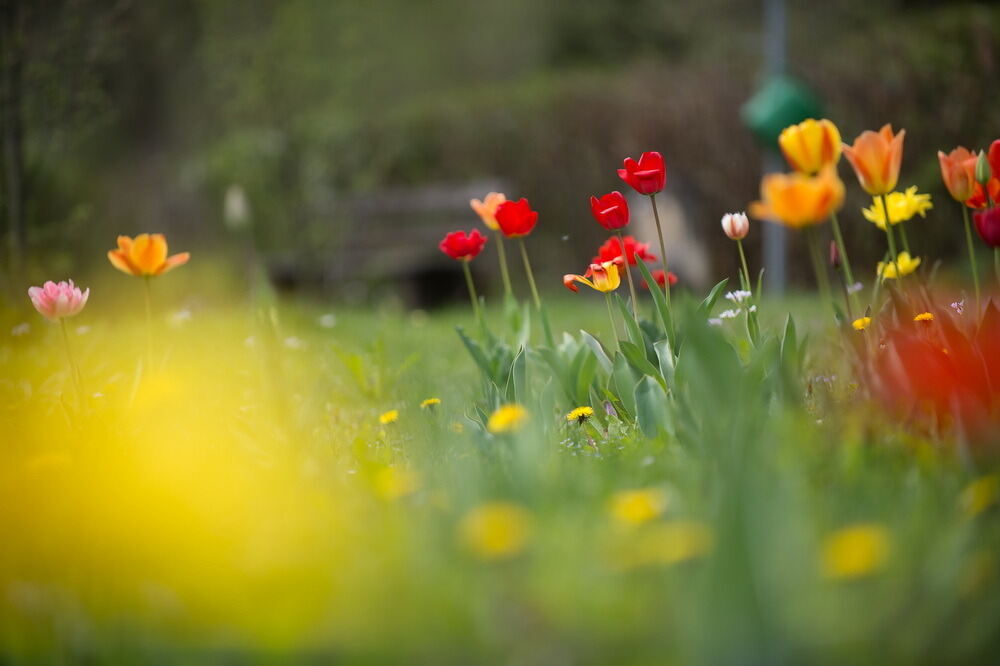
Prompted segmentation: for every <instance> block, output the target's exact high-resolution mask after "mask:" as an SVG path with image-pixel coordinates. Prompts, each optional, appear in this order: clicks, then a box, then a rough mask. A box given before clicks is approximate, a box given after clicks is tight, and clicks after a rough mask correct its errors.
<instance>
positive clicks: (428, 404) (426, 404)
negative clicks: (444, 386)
mask: <svg viewBox="0 0 1000 666" xmlns="http://www.w3.org/2000/svg"><path fill="white" fill-rule="evenodd" d="M440 404H441V398H427V399H426V400H424V401H423V402H422V403H420V409H430V408H432V407H435V406H437V405H440Z"/></svg>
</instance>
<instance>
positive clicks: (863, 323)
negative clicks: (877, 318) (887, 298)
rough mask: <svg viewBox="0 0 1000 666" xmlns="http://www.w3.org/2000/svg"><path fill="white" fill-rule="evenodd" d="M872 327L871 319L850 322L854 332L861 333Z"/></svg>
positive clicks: (860, 318)
mask: <svg viewBox="0 0 1000 666" xmlns="http://www.w3.org/2000/svg"><path fill="white" fill-rule="evenodd" d="M871 325H872V318H871V317H858V318H857V319H855V320H854V321H852V322H851V326H853V327H854V330H855V331H863V330H865V329H867V328H868V327H869V326H871Z"/></svg>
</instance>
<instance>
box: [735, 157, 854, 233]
mask: <svg viewBox="0 0 1000 666" xmlns="http://www.w3.org/2000/svg"><path fill="white" fill-rule="evenodd" d="M760 196H761V201H755V202H753V203H751V204H750V214H751V215H753V216H754V217H756V218H758V219H763V220H773V221H776V222H780V223H781V224H784V225H785V226H788V227H792V228H794V229H798V228H801V227H805V226H809V225H813V224H819V223H820V222H823V221H824V220H826V219H827V218H828V217H830V215H831V214H832V213H834V212H835V211H836V210H838V209H839V208H840V207H841V206H842V205H843V203H844V183H843V182H842V181H841V180H840V178H839V177H838V176H837V172H836V169H834V167H832V166H827V167H825V168H823V169H822V170H821V171H820V172H819V174H818V175H816V176H805V175H803V174H801V173H790V174H781V173H772V174H768V175H766V176H764V178H763V179H762V180H761V183H760Z"/></svg>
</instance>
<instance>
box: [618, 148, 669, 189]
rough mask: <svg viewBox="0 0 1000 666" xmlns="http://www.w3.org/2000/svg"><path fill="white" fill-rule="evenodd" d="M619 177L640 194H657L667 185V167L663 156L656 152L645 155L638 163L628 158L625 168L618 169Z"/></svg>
mask: <svg viewBox="0 0 1000 666" xmlns="http://www.w3.org/2000/svg"><path fill="white" fill-rule="evenodd" d="M618 177H619V178H621V179H622V180H624V181H625V182H626V183H628V184H629V185H631V186H632V189H634V190H635V191H636V192H638V193H639V194H656V193H657V192H659V191H660V190H662V189H663V187H664V186H665V185H666V184H667V165H666V164H665V163H664V162H663V155H660V154H659V153H657V152H655V151H651V152H647V153H643V154H642V155H641V156H640V157H639V161H638V162H636V161H635V160H633V159H632V158H631V157H626V158H625V168H624V169H618Z"/></svg>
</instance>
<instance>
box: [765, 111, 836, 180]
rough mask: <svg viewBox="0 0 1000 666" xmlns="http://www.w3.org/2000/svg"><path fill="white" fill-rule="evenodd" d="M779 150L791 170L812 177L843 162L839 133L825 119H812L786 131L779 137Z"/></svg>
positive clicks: (787, 128)
mask: <svg viewBox="0 0 1000 666" xmlns="http://www.w3.org/2000/svg"><path fill="white" fill-rule="evenodd" d="M778 146H779V147H780V148H781V152H782V154H784V156H785V160H787V161H788V164H789V166H791V167H792V168H793V169H795V170H796V171H799V172H801V173H805V174H809V175H812V174H815V173H819V171H820V169H822V168H823V167H825V166H827V165H828V164H836V163H837V161H838V160H840V132H839V131H838V130H837V126H836V125H834V124H833V123H832V122H830V121H829V120H826V119H825V118H824V119H823V120H814V119H812V118H809V119H808V120H803V121H802V122H801V123H799V124H798V125H791V126H789V127H786V128H785V129H784V130H783V131H782V132H781V135H780V136H779V137H778Z"/></svg>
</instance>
